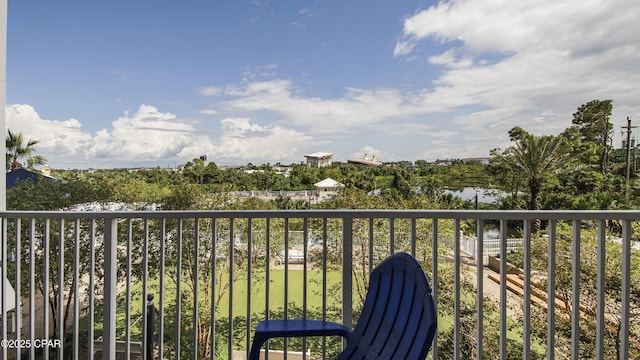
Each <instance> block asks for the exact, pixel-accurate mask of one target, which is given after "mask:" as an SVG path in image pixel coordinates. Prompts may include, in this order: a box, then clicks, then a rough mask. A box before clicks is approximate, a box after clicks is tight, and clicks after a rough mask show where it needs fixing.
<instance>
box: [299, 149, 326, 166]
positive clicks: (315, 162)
mask: <svg viewBox="0 0 640 360" xmlns="http://www.w3.org/2000/svg"><path fill="white" fill-rule="evenodd" d="M304 157H305V158H306V159H307V165H309V166H313V167H317V168H321V167H325V166H331V164H332V163H333V162H332V158H333V153H330V152H315V153H313V154H307V155H305V156H304Z"/></svg>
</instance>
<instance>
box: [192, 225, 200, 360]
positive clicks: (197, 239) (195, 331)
mask: <svg viewBox="0 0 640 360" xmlns="http://www.w3.org/2000/svg"><path fill="white" fill-rule="evenodd" d="M193 221H194V229H193V231H194V234H193V235H194V239H193V243H194V244H193V247H194V250H193V256H194V257H195V258H194V259H193V279H192V281H193V316H192V319H193V334H192V341H193V359H194V360H198V356H199V355H198V350H199V349H200V342H199V341H198V340H199V339H198V332H199V331H200V329H199V326H200V323H199V321H198V293H199V291H198V289H199V287H198V275H199V274H200V219H199V218H195V219H193Z"/></svg>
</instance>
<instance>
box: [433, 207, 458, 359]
mask: <svg viewBox="0 0 640 360" xmlns="http://www.w3.org/2000/svg"><path fill="white" fill-rule="evenodd" d="M453 228H454V232H455V234H454V235H453V236H454V238H453V312H454V315H453V323H454V324H460V286H461V282H460V232H461V231H462V230H460V219H455V222H454V227H453ZM432 281H433V282H435V281H438V279H433V280H432ZM460 356H461V354H460V326H455V325H454V326H453V359H454V360H460Z"/></svg>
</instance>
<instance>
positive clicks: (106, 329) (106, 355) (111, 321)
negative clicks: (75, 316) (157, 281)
mask: <svg viewBox="0 0 640 360" xmlns="http://www.w3.org/2000/svg"><path fill="white" fill-rule="evenodd" d="M117 242H118V220H117V219H116V218H105V219H104V308H103V315H102V321H103V323H102V358H103V359H115V358H116V296H117V294H116V284H117V282H118V278H117V276H118V272H117V255H118V254H117V248H116V246H117Z"/></svg>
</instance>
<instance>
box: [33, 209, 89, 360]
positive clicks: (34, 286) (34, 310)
mask: <svg viewBox="0 0 640 360" xmlns="http://www.w3.org/2000/svg"><path fill="white" fill-rule="evenodd" d="M40 245H41V246H42V244H40ZM35 246H36V219H35V218H31V219H30V220H29V339H31V341H33V340H35V338H36V317H35V316H33V315H32V314H35V313H36V291H35V289H36V249H35ZM89 323H90V324H92V325H93V321H90V322H89ZM92 327H93V326H92ZM90 340H91V339H90ZM90 343H91V344H92V342H90ZM90 350H92V349H91V348H90ZM89 353H90V354H92V352H89ZM35 357H36V349H35V347H33V346H32V347H30V348H29V359H35Z"/></svg>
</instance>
